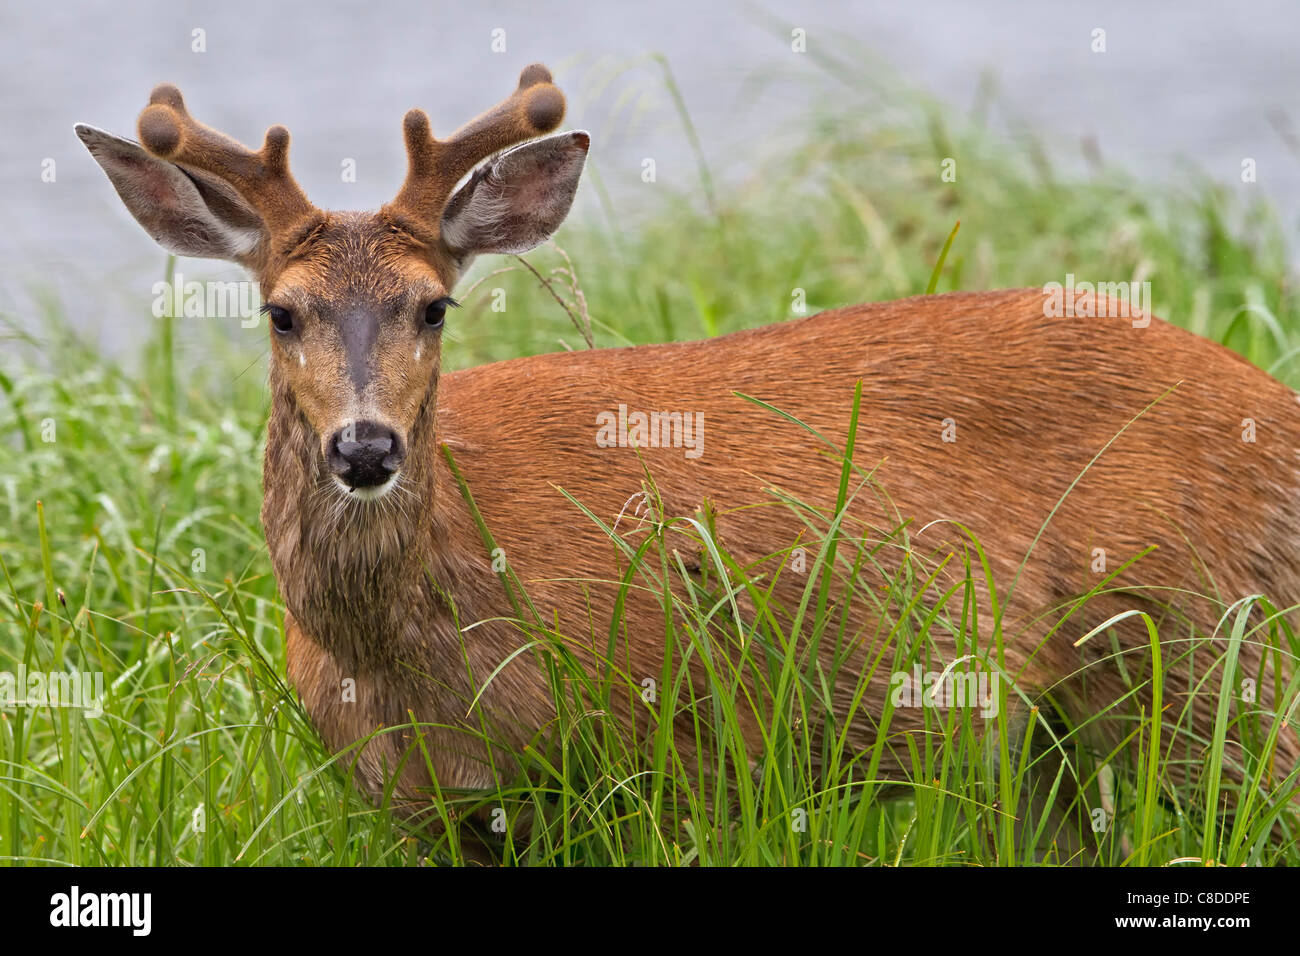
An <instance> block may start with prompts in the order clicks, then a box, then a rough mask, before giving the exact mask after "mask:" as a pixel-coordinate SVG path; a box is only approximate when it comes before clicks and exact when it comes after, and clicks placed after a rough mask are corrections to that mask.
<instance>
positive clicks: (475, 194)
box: [441, 130, 591, 263]
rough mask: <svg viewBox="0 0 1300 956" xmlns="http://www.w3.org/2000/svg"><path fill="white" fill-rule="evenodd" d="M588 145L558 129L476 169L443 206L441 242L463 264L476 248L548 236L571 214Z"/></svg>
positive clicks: (508, 247)
mask: <svg viewBox="0 0 1300 956" xmlns="http://www.w3.org/2000/svg"><path fill="white" fill-rule="evenodd" d="M590 145H591V137H590V136H588V135H587V134H586V133H584V132H582V131H580V130H576V131H573V132H568V133H559V134H557V135H555V136H547V137H545V138H543V139H538V140H534V141H533V142H531V143H525V144H524V145H523V146H516V147H515V148H514V149H511V150H507V151H506V152H504V153H502V154H501V155H500V156H499V157H497V159H495V160H494V161H492V162H490V163H487V164H486V165H484V166H482V167H480V168H479V169H477V170H475V172H474V174H473V175H472V176H470V178H469V180H468V181H467V182H466V183H465V185H463V186H461V187H460V189H458V190H457V191H456V193H455V195H453V196H452V197H451V199H450V200H448V202H447V205H446V208H444V209H443V213H442V224H441V234H442V241H443V243H444V244H445V245H446V246H447V248H448V249H449V250H450V251H451V253H452V255H454V256H455V257H456V258H457V259H458V260H460V261H461V262H462V263H467V262H468V260H469V259H470V258H472V257H473V256H475V255H478V254H480V253H489V252H496V253H521V252H527V251H528V250H529V249H532V248H533V247H534V246H537V245H539V244H540V243H542V242H544V241H546V240H547V239H548V238H550V236H551V234H552V233H553V232H555V230H556V229H558V228H560V223H562V222H564V217H565V216H567V215H568V214H569V207H570V206H572V205H573V196H574V193H575V192H577V189H578V177H579V176H581V175H582V167H583V164H584V163H585V162H586V160H587V148H588V147H589V146H590Z"/></svg>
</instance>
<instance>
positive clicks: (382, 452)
mask: <svg viewBox="0 0 1300 956" xmlns="http://www.w3.org/2000/svg"><path fill="white" fill-rule="evenodd" d="M329 449H330V450H329V456H328V459H329V466H330V471H332V472H333V473H334V474H335V475H337V476H338V477H339V478H341V479H342V480H343V483H344V484H345V485H347V486H348V487H349V488H373V487H374V486H375V485H382V484H383V483H384V482H386V481H387V480H388V479H389V478H391V477H393V474H394V472H396V471H397V469H398V468H400V467H402V459H403V458H405V457H406V450H405V449H404V448H402V440H401V439H400V438H398V437H397V433H396V432H394V431H393V430H392V429H391V428H386V427H384V426H383V425H379V424H377V423H375V422H356V423H354V424H352V425H347V426H345V427H343V428H340V429H339V430H338V431H337V432H335V433H334V437H333V438H331V439H330V445H329Z"/></svg>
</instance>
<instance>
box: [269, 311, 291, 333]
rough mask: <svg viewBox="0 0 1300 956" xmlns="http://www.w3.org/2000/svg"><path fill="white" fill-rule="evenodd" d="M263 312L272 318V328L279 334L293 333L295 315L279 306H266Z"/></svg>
mask: <svg viewBox="0 0 1300 956" xmlns="http://www.w3.org/2000/svg"><path fill="white" fill-rule="evenodd" d="M262 311H263V312H265V313H266V314H267V315H269V316H270V317H271V327H272V328H274V329H275V330H276V331H277V332H280V333H285V332H292V331H293V313H292V312H290V311H289V310H288V309H283V308H281V307H280V306H278V305H264V306H262Z"/></svg>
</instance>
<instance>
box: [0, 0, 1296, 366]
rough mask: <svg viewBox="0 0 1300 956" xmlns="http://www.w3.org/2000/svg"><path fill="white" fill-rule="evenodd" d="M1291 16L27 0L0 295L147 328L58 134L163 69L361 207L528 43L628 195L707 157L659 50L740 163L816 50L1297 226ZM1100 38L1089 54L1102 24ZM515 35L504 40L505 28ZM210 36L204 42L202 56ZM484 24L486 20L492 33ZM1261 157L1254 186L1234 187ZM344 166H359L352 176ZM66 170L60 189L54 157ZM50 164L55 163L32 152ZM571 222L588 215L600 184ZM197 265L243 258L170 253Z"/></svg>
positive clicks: (810, 67)
mask: <svg viewBox="0 0 1300 956" xmlns="http://www.w3.org/2000/svg"><path fill="white" fill-rule="evenodd" d="M1298 25H1300V14H1298V13H1297V8H1296V7H1295V6H1294V5H1293V4H1289V3H1287V2H1285V0H1242V2H1234V3H1231V4H1227V3H1214V2H1209V0H1190V2H1183V3H1180V4H1177V5H1173V4H1166V5H1161V6H1160V7H1148V6H1143V5H1138V4H1133V3H1132V2H1131V0H1123V2H1109V0H1107V2H1090V3H1071V2H1057V3H1053V4H1023V3H1015V2H1009V0H992V2H988V0H986V2H982V3H980V4H978V5H977V4H970V3H968V2H963V0H932V2H928V3H925V4H916V3H913V4H877V3H862V2H858V3H850V2H843V0H832V2H818V3H812V2H804V3H796V2H790V0H784V2H773V3H767V4H764V5H762V6H756V5H725V4H713V3H708V4H706V3H700V2H699V0H658V2H656V3H653V4H630V3H602V4H580V3H555V4H545V5H543V4H524V3H503V2H479V3H475V4H464V3H456V4H451V3H428V2H424V3H417V2H413V0H398V2H392V3H379V2H374V3H369V4H349V5H330V4H324V3H306V2H289V3H276V4H274V5H271V4H264V3H260V2H226V3H222V4H219V5H212V6H202V5H186V4H184V3H179V2H169V3H142V2H130V0H129V2H118V3H114V4H111V5H108V4H105V5H96V6H90V5H85V6H84V7H80V8H76V7H73V8H69V7H62V6H60V5H57V4H41V5H28V6H26V7H25V8H22V9H13V8H10V9H6V10H4V11H3V13H0V88H3V89H4V91H5V93H4V96H3V101H2V102H0V111H2V113H0V115H2V117H3V123H2V124H0V125H2V128H3V129H4V130H5V131H6V134H7V147H6V149H5V150H4V153H3V156H2V157H0V210H3V218H2V219H0V222H2V223H3V229H2V230H0V262H2V263H3V266H0V310H3V311H4V312H7V313H11V314H17V315H18V316H19V318H20V321H22V322H25V323H27V324H28V325H36V324H37V323H38V322H39V310H38V309H37V307H36V305H35V299H34V297H33V288H34V287H35V286H43V287H45V288H48V289H50V290H52V291H53V292H54V293H55V294H56V295H57V297H58V298H59V299H60V300H61V301H62V302H63V304H64V307H65V308H66V310H67V311H68V312H69V313H70V314H71V315H72V317H73V319H74V321H75V322H76V323H77V325H78V327H79V328H80V329H82V330H84V332H85V334H86V335H87V336H91V337H94V338H96V339H97V340H98V341H99V342H100V343H101V344H102V345H103V347H105V348H107V349H109V350H112V351H115V352H123V351H128V350H129V349H130V348H132V347H133V345H134V343H135V342H137V341H138V340H139V338H140V336H141V335H143V334H145V333H146V332H147V329H148V322H149V321H150V317H149V309H148V304H149V302H150V301H151V300H152V293H151V287H152V285H153V283H154V282H155V281H157V280H158V279H159V278H160V276H161V273H162V267H163V256H162V254H161V253H160V252H159V251H158V249H157V247H156V246H154V244H153V243H152V241H151V240H150V239H149V238H148V237H147V236H146V235H145V234H144V233H143V231H142V230H140V229H139V227H138V226H136V225H135V224H134V222H133V221H131V220H130V219H129V217H128V216H127V214H126V212H125V211H124V210H122V208H121V206H120V204H119V203H118V200H117V197H116V195H115V194H114V193H113V191H112V189H111V188H110V186H109V184H108V182H107V180H105V179H104V177H103V175H102V173H101V172H100V171H99V169H98V167H97V166H96V165H95V164H94V163H93V162H92V161H91V159H90V157H89V155H88V154H87V153H86V152H85V150H84V148H83V147H82V146H81V144H80V142H79V141H78V140H77V139H76V137H75V136H74V135H73V133H72V124H73V123H74V122H77V121H84V122H89V123H92V124H94V125H97V126H102V127H105V128H107V129H110V130H113V131H115V132H118V133H121V134H125V135H133V130H134V125H135V118H136V116H137V115H138V113H139V111H140V109H141V108H142V106H143V105H144V104H145V102H146V99H147V96H148V92H149V90H150V89H151V87H152V86H153V85H154V84H155V83H157V82H159V81H161V80H164V79H165V80H171V81H173V82H176V83H177V84H178V85H179V86H180V87H181V89H182V90H183V91H184V92H185V95H186V99H187V102H188V103H189V105H190V107H191V109H192V110H193V111H194V113H195V114H196V115H197V116H198V117H199V118H200V119H202V120H203V121H204V122H207V123H209V124H211V125H214V126H216V127H218V128H220V129H223V130H225V131H227V132H229V133H231V134H232V135H234V136H236V137H237V138H239V139H241V140H243V141H244V142H249V143H253V144H258V143H260V140H261V134H262V132H263V131H264V130H265V128H266V127H267V126H268V125H270V124H271V123H273V122H282V123H284V124H286V125H287V126H288V127H289V129H290V130H291V131H293V133H294V148H293V156H292V164H293V168H294V171H295V175H296V176H297V178H298V179H299V181H300V182H301V183H302V184H303V185H304V188H305V189H306V190H307V192H308V194H309V196H311V198H312V200H313V201H314V202H316V203H317V204H318V205H322V206H327V207H343V208H372V207H375V206H378V205H379V204H380V203H382V202H384V201H386V200H387V199H389V198H391V196H392V195H393V193H394V192H395V191H396V189H397V186H398V184H399V183H400V181H401V178H402V174H403V170H404V163H405V159H404V153H403V148H402V140H401V135H400V122H401V116H402V114H403V112H404V111H405V110H407V109H408V108H410V107H412V106H421V107H423V108H424V109H426V110H427V111H428V112H429V113H430V115H431V117H432V119H433V123H434V130H435V132H439V131H441V132H446V131H449V130H450V129H451V128H452V127H454V126H456V125H458V124H459V123H460V122H461V121H462V120H464V119H466V118H468V117H469V116H470V115H472V114H474V113H476V112H478V111H479V110H480V109H482V108H484V107H486V106H488V105H490V104H491V103H493V102H495V101H496V100H498V99H500V98H501V97H502V96H504V95H505V94H506V93H507V92H508V91H509V90H510V89H511V88H512V87H513V84H514V81H515V79H516V77H517V75H518V72H519V70H520V68H521V67H522V66H524V65H525V64H527V63H529V62H532V61H535V60H540V61H542V62H545V63H547V64H548V65H549V66H550V67H551V68H552V69H553V70H554V71H555V72H556V74H557V81H558V82H559V84H560V86H561V88H562V89H564V90H565V91H566V93H567V94H568V96H569V101H570V110H569V116H568V120H567V121H566V125H568V126H573V127H583V128H587V129H590V130H591V131H592V133H593V140H594V146H593V154H592V162H593V163H594V164H596V166H597V168H598V170H599V172H600V174H601V175H602V177H603V178H604V180H605V182H606V183H607V185H608V186H609V188H610V190H611V192H612V194H613V195H614V197H615V202H616V203H618V204H619V205H620V206H621V207H626V208H629V209H635V208H637V207H641V208H646V207H647V206H649V207H653V204H654V200H655V193H654V192H653V190H647V189H646V187H645V184H643V183H642V182H641V180H640V169H641V167H640V163H641V160H642V159H643V158H645V157H654V158H655V160H656V164H657V173H658V181H659V182H660V183H662V184H664V185H667V186H669V187H671V188H680V189H692V188H695V185H696V174H695V163H694V159H693V157H692V154H691V151H690V147H689V143H688V141H687V139H686V137H685V135H684V134H683V131H682V127H681V124H680V122H679V121H678V119H677V116H676V113H675V111H674V106H673V103H672V100H671V98H670V96H669V95H668V93H667V91H666V89H665V87H664V85H663V83H662V81H661V79H662V73H661V72H660V69H659V67H658V66H657V65H656V64H655V63H654V62H653V61H651V60H649V59H648V57H647V55H648V54H650V53H662V54H664V55H665V56H666V57H667V60H668V62H669V63H670V64H671V67H672V70H673V73H674V75H675V77H676V79H677V82H678V84H679V86H680V88H681V91H682V95H683V97H684V99H685V102H686V105H687V107H688V109H689V111H690V115H691V117H692V119H693V121H694V124H695V126H696V128H697V129H698V131H699V135H700V140H701V144H702V147H703V149H704V152H705V155H706V156H707V157H708V161H709V163H710V165H711V166H714V167H716V168H717V169H719V170H721V171H723V173H724V175H725V171H726V170H727V169H728V168H736V167H738V166H741V167H743V164H744V161H745V160H746V159H747V158H748V157H749V156H751V155H753V153H754V151H755V149H756V148H761V146H762V144H763V143H764V142H771V141H773V140H774V139H775V138H778V137H781V138H787V139H788V138H789V137H792V136H799V135H801V132H800V126H801V124H802V123H803V122H804V121H805V120H806V118H807V116H808V114H809V109H810V107H811V106H813V105H815V104H825V103H833V102H834V100H835V97H836V96H837V95H842V90H843V87H842V86H841V85H840V84H839V81H837V80H836V79H834V78H833V77H831V76H829V75H828V74H827V73H826V72H825V71H824V70H823V69H822V68H820V67H819V66H818V65H817V64H816V63H815V62H814V61H813V58H812V57H810V56H807V55H800V54H797V53H795V52H793V51H792V50H791V30H793V29H796V28H798V29H802V30H804V31H806V36H807V44H808V48H809V50H810V51H814V52H815V51H817V50H818V49H819V48H821V49H825V48H833V49H834V50H836V51H837V53H838V54H839V55H843V54H844V51H846V50H847V51H853V53H852V55H854V56H857V57H878V58H879V59H880V60H881V61H883V62H884V63H886V64H889V65H890V67H891V68H892V69H893V70H895V71H896V72H897V74H898V75H899V76H900V77H901V78H902V79H903V80H904V81H906V82H907V83H908V84H910V85H912V86H914V87H916V88H918V89H920V90H923V91H925V92H928V93H930V94H932V95H933V96H935V97H937V98H938V99H940V100H941V101H944V102H946V103H948V104H950V105H951V106H952V107H953V108H954V109H956V110H960V111H964V110H968V109H970V108H971V105H972V103H974V102H975V101H976V100H977V98H978V96H977V90H978V89H979V87H980V85H981V83H982V82H984V81H985V80H986V79H987V78H989V77H992V78H994V79H995V80H996V86H997V89H998V96H997V99H996V104H997V105H996V109H995V114H994V118H995V120H998V121H999V122H1002V123H1003V124H1004V125H1005V126H1006V128H1008V129H1015V128H1027V129H1030V130H1033V131H1034V133H1035V134H1036V135H1037V136H1038V137H1039V138H1040V139H1042V140H1043V141H1045V142H1046V143H1047V144H1048V145H1049V147H1051V148H1053V149H1054V150H1059V152H1060V153H1061V154H1062V155H1067V156H1078V155H1079V153H1080V149H1079V144H1080V143H1081V142H1082V141H1083V140H1084V139H1085V138H1087V139H1089V140H1091V141H1093V142H1094V143H1095V146H1096V148H1097V149H1098V150H1099V151H1100V153H1101V155H1102V156H1103V157H1105V159H1106V160H1107V161H1109V162H1115V163H1118V164H1120V165H1123V166H1126V167H1127V168H1129V169H1131V170H1132V171H1133V172H1134V173H1136V174H1137V175H1138V176H1139V177H1141V178H1142V179H1144V180H1146V181H1150V182H1153V183H1155V182H1159V183H1163V182H1168V181H1170V180H1173V179H1176V178H1177V177H1179V176H1184V175H1185V169H1184V167H1186V166H1189V165H1190V166H1191V167H1193V168H1195V169H1198V170H1202V171H1204V172H1205V173H1206V174H1208V175H1210V176H1212V177H1213V178H1215V179H1218V180H1221V181H1223V182H1225V183H1229V184H1232V186H1233V188H1236V189H1254V190H1261V191H1263V192H1264V193H1265V194H1266V195H1267V196H1269V197H1270V198H1272V199H1273V201H1274V202H1275V203H1276V204H1277V205H1278V207H1279V208H1280V209H1281V211H1282V213H1283V217H1284V222H1285V223H1286V224H1287V226H1288V231H1289V232H1290V233H1291V234H1292V235H1294V224H1295V221H1296V218H1297V214H1300V157H1298V156H1297V155H1296V153H1295V152H1294V151H1293V149H1292V147H1290V146H1288V143H1287V139H1286V136H1285V135H1284V133H1285V131H1286V130H1287V129H1288V128H1289V127H1288V125H1287V124H1288V123H1289V122H1290V121H1291V120H1294V121H1295V122H1296V123H1297V126H1300V117H1296V116H1295V112H1296V110H1295V106H1294V103H1293V102H1292V101H1293V99H1294V97H1295V91H1296V90H1297V89H1300V58H1297V57H1296V56H1295V54H1294V49H1295V46H1296V40H1297V26H1298ZM1095 28H1103V29H1105V31H1106V47H1107V49H1106V52H1105V53H1094V52H1092V50H1091V49H1090V46H1091V44H1092V42H1093V39H1092V31H1093V30H1094V29H1095ZM497 29H502V30H504V31H505V33H504V40H505V51H504V52H494V50H493V40H494V33H493V31H494V30H497ZM195 30H201V31H203V33H202V38H203V42H204V44H205V47H206V49H205V51H204V52H196V51H195V50H194V49H193V46H194V44H195V34H194V31H195ZM497 39H498V40H499V39H500V35H499V34H497ZM1246 157H1250V158H1253V159H1254V160H1255V162H1256V164H1257V172H1258V182H1257V183H1256V184H1254V185H1250V186H1245V185H1242V184H1241V182H1240V169H1241V163H1242V160H1243V159H1244V158H1246ZM348 159H351V160H355V163H356V169H357V181H356V182H355V183H346V182H343V179H342V176H341V167H342V163H343V162H344V161H345V160H348ZM51 160H52V161H53V163H54V173H55V176H54V182H43V181H42V171H43V169H47V168H48V162H49V161H51ZM43 164H44V165H43ZM583 192H584V195H583V196H582V197H581V198H580V202H579V204H578V205H577V206H576V207H575V211H574V216H576V217H578V218H579V219H581V218H582V217H584V216H590V215H595V214H597V210H596V207H595V202H594V198H593V196H592V192H593V191H592V190H591V189H590V188H588V189H586V190H584V191H583ZM180 268H181V270H182V271H183V272H185V273H186V274H187V275H195V276H198V275H202V276H206V277H212V278H220V279H233V278H238V277H239V272H238V270H237V269H235V268H234V267H229V266H224V265H222V264H218V263H209V262H197V261H192V260H190V261H182V262H181V264H180Z"/></svg>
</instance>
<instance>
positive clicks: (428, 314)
mask: <svg viewBox="0 0 1300 956" xmlns="http://www.w3.org/2000/svg"><path fill="white" fill-rule="evenodd" d="M458 305H460V303H459V302H457V301H456V300H455V299H453V298H452V297H451V296H449V295H444V296H443V297H442V298H441V299H434V300H433V301H432V302H430V303H429V305H428V307H427V308H426V309H425V310H424V325H425V328H430V329H440V328H442V324H443V322H445V321H446V320H447V308H448V306H451V307H455V306H458Z"/></svg>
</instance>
